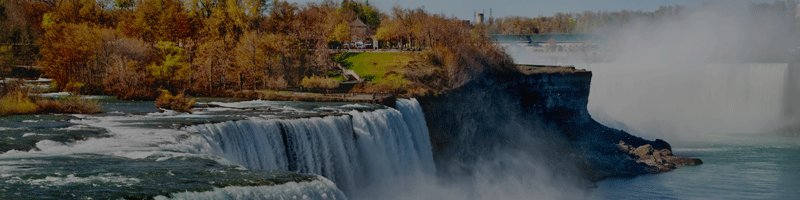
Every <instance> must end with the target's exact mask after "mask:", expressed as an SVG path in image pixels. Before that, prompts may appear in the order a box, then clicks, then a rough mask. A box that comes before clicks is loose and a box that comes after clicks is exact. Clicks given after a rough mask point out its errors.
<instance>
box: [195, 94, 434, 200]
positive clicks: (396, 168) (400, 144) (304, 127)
mask: <svg viewBox="0 0 800 200" xmlns="http://www.w3.org/2000/svg"><path fill="white" fill-rule="evenodd" d="M397 108H398V109H397V110H395V109H380V110H376V111H371V112H359V111H350V112H349V113H348V115H342V116H326V117H313V118H306V119H269V120H266V119H258V118H252V119H247V120H241V121H228V122H221V123H214V124H203V125H197V126H194V127H193V128H194V129H196V130H197V132H199V133H200V134H199V135H200V136H201V137H202V139H200V140H192V141H193V142H195V144H193V146H194V147H195V149H194V151H196V152H197V153H205V154H211V155H215V156H219V157H223V158H226V159H228V160H230V161H231V162H233V163H235V164H239V165H242V166H244V167H246V168H248V169H261V170H288V171H295V172H300V173H311V174H318V175H322V176H324V177H326V178H328V179H330V180H333V181H334V182H336V184H337V185H338V186H339V188H340V189H342V190H343V191H345V192H350V193H351V192H354V191H355V189H356V188H358V187H360V186H366V185H370V184H377V183H381V182H383V181H384V180H387V179H392V178H393V177H404V176H409V175H415V174H433V173H434V170H435V168H434V164H433V158H432V153H431V145H430V141H429V139H428V138H429V136H428V130H427V127H426V125H425V118H424V114H423V112H422V110H421V109H422V108H421V107H420V106H419V103H418V102H417V101H416V100H413V99H412V100H402V99H401V100H398V101H397Z"/></svg>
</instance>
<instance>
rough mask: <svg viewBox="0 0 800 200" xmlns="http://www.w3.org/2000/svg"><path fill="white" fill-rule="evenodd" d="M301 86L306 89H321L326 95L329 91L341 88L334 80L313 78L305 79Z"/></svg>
mask: <svg viewBox="0 0 800 200" xmlns="http://www.w3.org/2000/svg"><path fill="white" fill-rule="evenodd" d="M300 85H302V86H303V87H305V88H312V89H320V90H323V91H324V93H328V90H330V89H334V88H337V87H339V81H337V80H336V79H332V78H325V77H318V76H312V77H305V78H303V81H301V82H300Z"/></svg>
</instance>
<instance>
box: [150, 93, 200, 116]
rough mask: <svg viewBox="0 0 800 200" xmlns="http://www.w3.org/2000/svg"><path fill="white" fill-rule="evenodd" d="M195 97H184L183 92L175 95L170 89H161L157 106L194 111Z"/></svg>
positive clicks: (180, 110) (181, 110)
mask: <svg viewBox="0 0 800 200" xmlns="http://www.w3.org/2000/svg"><path fill="white" fill-rule="evenodd" d="M192 105H194V99H189V98H186V97H184V95H183V94H178V95H177V96H173V95H172V93H171V92H169V91H168V90H161V95H160V96H158V98H156V107H158V108H164V109H170V110H175V111H179V112H188V113H192Z"/></svg>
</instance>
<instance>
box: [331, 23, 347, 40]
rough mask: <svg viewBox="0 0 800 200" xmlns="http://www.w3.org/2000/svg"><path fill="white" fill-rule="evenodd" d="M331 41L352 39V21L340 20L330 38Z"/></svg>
mask: <svg viewBox="0 0 800 200" xmlns="http://www.w3.org/2000/svg"><path fill="white" fill-rule="evenodd" d="M328 41H331V42H334V41H336V42H342V43H345V42H349V41H350V23H347V22H344V21H343V22H340V23H339V24H337V25H336V27H335V28H333V33H332V34H331V35H330V37H329V38H328Z"/></svg>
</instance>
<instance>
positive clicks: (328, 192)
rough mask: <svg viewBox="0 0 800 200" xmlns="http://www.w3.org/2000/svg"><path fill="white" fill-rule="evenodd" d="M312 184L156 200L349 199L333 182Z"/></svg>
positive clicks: (219, 190)
mask: <svg viewBox="0 0 800 200" xmlns="http://www.w3.org/2000/svg"><path fill="white" fill-rule="evenodd" d="M319 179H320V180H316V181H311V182H302V183H295V182H289V183H285V184H282V185H276V186H257V187H239V186H230V187H225V188H215V189H214V190H213V191H208V192H183V193H178V194H172V198H167V197H164V196H158V197H156V198H155V199H158V200H166V199H186V200H201V199H214V200H216V199H231V200H233V199H302V200H311V199H314V200H317V199H319V200H342V199H347V198H346V197H345V196H344V193H342V191H341V190H338V189H336V185H334V184H333V182H331V181H329V180H327V179H325V178H321V177H320V178H319Z"/></svg>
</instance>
